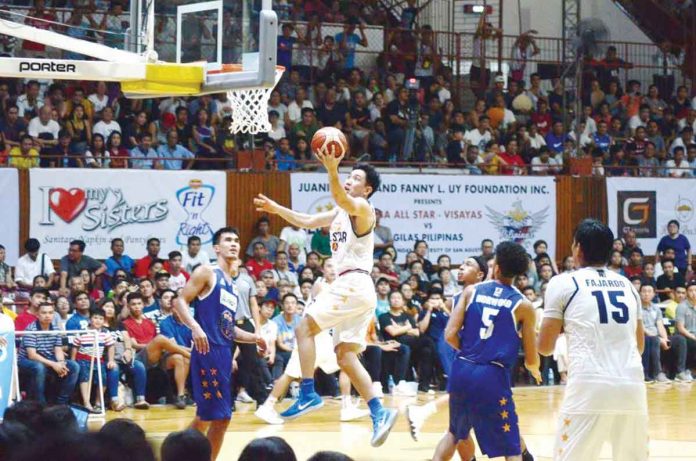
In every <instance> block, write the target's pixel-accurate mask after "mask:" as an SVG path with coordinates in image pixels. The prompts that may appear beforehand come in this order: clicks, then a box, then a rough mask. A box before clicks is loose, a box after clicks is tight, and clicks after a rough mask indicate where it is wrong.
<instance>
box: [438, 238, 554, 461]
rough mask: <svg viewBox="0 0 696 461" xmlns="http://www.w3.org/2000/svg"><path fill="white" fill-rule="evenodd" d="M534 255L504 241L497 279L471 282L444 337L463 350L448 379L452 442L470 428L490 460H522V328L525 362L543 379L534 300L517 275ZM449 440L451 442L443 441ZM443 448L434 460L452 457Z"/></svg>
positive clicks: (495, 271)
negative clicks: (516, 375) (518, 404)
mask: <svg viewBox="0 0 696 461" xmlns="http://www.w3.org/2000/svg"><path fill="white" fill-rule="evenodd" d="M528 265H529V258H528V256H527V253H526V251H525V250H524V248H522V247H521V246H520V245H518V244H516V243H512V242H503V243H501V244H499V245H498V246H497V248H496V250H495V266H494V268H493V280H491V281H489V282H483V283H478V284H476V285H472V286H468V287H466V289H465V290H464V293H463V294H462V296H461V298H460V299H459V302H458V303H457V306H456V307H455V309H454V311H453V312H452V315H451V317H450V320H449V322H448V323H447V328H446V329H445V339H447V342H448V343H450V344H451V345H452V347H454V348H455V349H458V350H459V353H458V354H457V359H456V360H455V361H454V363H453V364H452V374H451V376H450V377H449V383H448V385H449V392H450V426H449V433H448V434H447V436H446V437H449V439H450V441H449V443H455V442H460V443H461V441H465V440H467V439H468V438H469V431H470V430H471V428H473V429H474V431H475V432H476V438H477V440H478V443H479V445H480V448H481V451H482V452H483V453H484V454H485V455H487V456H488V457H489V458H496V457H499V456H505V459H506V460H508V461H518V460H521V459H522V449H521V447H520V432H519V427H518V425H517V413H516V412H515V403H514V402H513V400H512V388H511V384H510V376H511V369H512V367H513V366H514V365H515V363H516V362H517V354H518V351H519V348H520V338H519V336H518V334H517V331H518V327H521V331H522V345H523V348H524V355H525V366H526V367H527V369H528V370H529V371H530V373H531V374H532V376H533V377H534V378H535V379H536V380H537V382H540V381H541V375H540V374H539V355H538V354H537V351H536V344H535V332H534V326H535V323H536V321H535V314H534V308H533V307H532V304H531V303H530V302H529V301H528V300H527V299H526V298H525V297H524V296H523V295H522V294H521V293H520V292H519V291H518V290H517V289H516V288H514V287H512V286H511V284H512V279H513V278H514V277H515V276H516V275H519V274H523V273H525V272H526V271H527V267H528ZM443 443H445V444H447V443H448V442H447V441H442V442H440V445H442V444H443ZM443 451H444V450H438V451H436V453H435V456H434V457H433V460H438V461H439V460H444V459H449V457H450V456H451V451H449V452H448V453H446V454H445V453H443Z"/></svg>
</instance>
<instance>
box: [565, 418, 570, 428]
mask: <svg viewBox="0 0 696 461" xmlns="http://www.w3.org/2000/svg"><path fill="white" fill-rule="evenodd" d="M563 425H564V426H566V427H567V426H570V418H564V419H563Z"/></svg>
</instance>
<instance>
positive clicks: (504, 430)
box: [503, 424, 510, 432]
mask: <svg viewBox="0 0 696 461" xmlns="http://www.w3.org/2000/svg"><path fill="white" fill-rule="evenodd" d="M503 432H510V425H509V424H503Z"/></svg>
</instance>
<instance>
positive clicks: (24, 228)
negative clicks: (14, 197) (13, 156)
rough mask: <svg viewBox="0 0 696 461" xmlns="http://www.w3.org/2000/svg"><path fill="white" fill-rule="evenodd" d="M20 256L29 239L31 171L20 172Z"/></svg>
mask: <svg viewBox="0 0 696 461" xmlns="http://www.w3.org/2000/svg"><path fill="white" fill-rule="evenodd" d="M18 173H19V254H24V242H26V240H27V239H28V238H29V212H30V211H29V210H30V208H29V170H19V171H18Z"/></svg>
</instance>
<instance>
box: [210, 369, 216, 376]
mask: <svg viewBox="0 0 696 461" xmlns="http://www.w3.org/2000/svg"><path fill="white" fill-rule="evenodd" d="M210 374H211V375H213V376H217V368H211V369H210Z"/></svg>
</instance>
